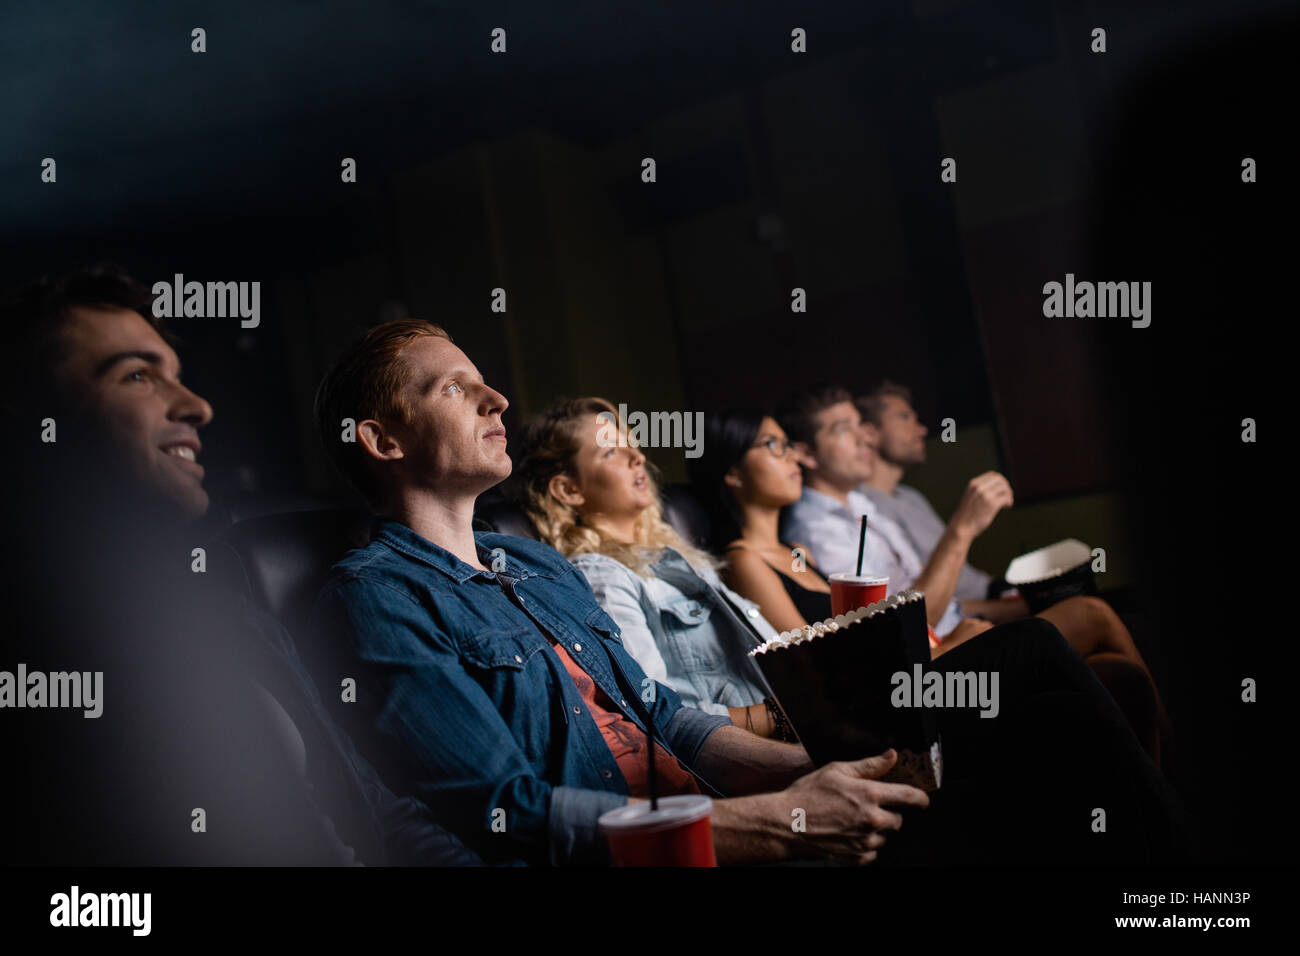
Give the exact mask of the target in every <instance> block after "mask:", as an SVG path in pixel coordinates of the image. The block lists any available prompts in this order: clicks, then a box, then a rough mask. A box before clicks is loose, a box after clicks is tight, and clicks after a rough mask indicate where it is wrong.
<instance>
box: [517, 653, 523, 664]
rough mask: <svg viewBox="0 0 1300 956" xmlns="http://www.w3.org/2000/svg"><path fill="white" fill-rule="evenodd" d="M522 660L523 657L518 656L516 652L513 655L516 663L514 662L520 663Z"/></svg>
mask: <svg viewBox="0 0 1300 956" xmlns="http://www.w3.org/2000/svg"><path fill="white" fill-rule="evenodd" d="M523 662H524V659H523V658H522V657H520V656H519V655H518V654H516V655H515V663H516V664H522V663H523Z"/></svg>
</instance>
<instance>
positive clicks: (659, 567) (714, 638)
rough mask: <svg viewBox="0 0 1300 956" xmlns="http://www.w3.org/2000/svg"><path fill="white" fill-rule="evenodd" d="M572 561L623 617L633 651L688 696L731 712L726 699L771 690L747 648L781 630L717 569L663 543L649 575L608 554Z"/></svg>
mask: <svg viewBox="0 0 1300 956" xmlns="http://www.w3.org/2000/svg"><path fill="white" fill-rule="evenodd" d="M573 563H574V566H575V567H577V568H579V569H580V570H581V571H582V573H583V574H585V575H586V577H587V581H588V582H589V583H590V584H591V589H592V592H593V593H594V594H595V595H596V600H597V601H599V602H600V605H601V607H603V608H604V609H605V610H606V611H608V612H609V615H610V617H612V618H613V619H614V621H615V622H616V623H617V624H618V626H619V630H620V631H622V641H623V646H624V647H625V648H626V649H627V652H628V653H629V654H631V655H632V657H634V658H635V659H636V661H637V663H638V664H640V665H641V669H642V670H644V671H645V672H646V674H648V675H649V676H650V677H653V678H654V679H655V680H657V681H659V682H660V683H662V684H667V685H668V686H669V687H671V688H673V690H675V691H677V693H678V694H680V695H681V698H682V700H683V701H684V702H685V703H687V704H689V705H690V706H692V707H697V708H699V709H700V710H702V711H705V712H706V713H710V714H724V715H725V714H726V713H727V708H728V707H748V706H749V705H751V704H757V703H759V702H761V701H762V700H763V698H764V697H768V696H771V691H770V690H769V689H768V687H767V682H766V681H765V680H764V678H763V675H762V672H761V671H760V670H759V669H758V666H757V665H756V664H755V663H754V661H753V658H751V657H750V656H749V651H750V650H751V649H752V648H754V647H755V646H757V645H758V644H759V643H761V642H766V641H770V640H772V639H773V638H774V637H776V636H777V634H776V630H775V629H774V628H773V627H772V625H771V624H769V623H768V622H767V620H766V619H765V618H764V617H763V615H762V614H761V613H759V609H758V605H757V604H755V603H754V602H753V601H749V600H746V599H745V598H743V597H741V596H740V595H739V594H737V593H736V592H735V591H732V590H731V589H730V588H728V587H727V586H726V585H724V584H723V583H722V581H721V580H720V579H719V578H718V576H717V574H716V573H714V571H713V570H712V569H709V568H704V569H702V570H699V571H697V570H696V569H695V568H694V567H693V566H692V565H691V564H690V563H689V562H687V560H686V559H685V558H684V557H682V555H681V553H680V552H678V551H676V550H675V549H673V548H664V550H663V555H662V556H661V557H660V558H659V559H658V560H657V561H656V562H655V563H654V564H653V565H652V566H651V568H650V570H651V575H650V576H649V577H643V576H642V575H640V574H637V573H636V572H635V571H633V570H632V569H631V568H629V567H628V566H627V565H625V564H623V563H622V562H620V561H617V560H615V559H614V558H611V557H608V556H607V555H603V554H580V555H578V556H577V557H575V558H574V559H573ZM723 595H725V596H726V598H729V599H730V601H731V602H732V604H734V605H736V607H737V608H739V611H740V613H743V614H744V615H745V618H746V619H747V622H748V624H749V626H750V627H753V628H754V631H756V632H757V634H755V633H753V632H751V631H750V630H749V627H746V626H745V623H744V622H742V621H740V620H739V619H738V614H737V612H736V610H735V609H733V608H732V607H730V606H729V605H728V604H727V601H726V600H724V598H723Z"/></svg>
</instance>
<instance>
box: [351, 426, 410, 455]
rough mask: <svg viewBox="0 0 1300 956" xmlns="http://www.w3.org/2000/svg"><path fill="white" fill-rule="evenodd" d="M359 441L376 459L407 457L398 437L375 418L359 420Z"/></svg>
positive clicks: (367, 452)
mask: <svg viewBox="0 0 1300 956" xmlns="http://www.w3.org/2000/svg"><path fill="white" fill-rule="evenodd" d="M357 441H359V442H360V443H361V447H362V448H364V449H365V450H366V454H367V455H369V456H370V457H371V458H373V459H375V460H376V461H396V460H397V459H399V458H405V457H406V452H404V451H403V450H402V446H401V444H400V443H399V442H398V440H397V437H396V436H395V435H394V434H393V433H392V432H391V431H389V430H387V429H385V428H384V426H383V425H382V424H380V423H379V422H377V421H375V420H374V419H373V418H367V419H366V420H365V421H361V422H357Z"/></svg>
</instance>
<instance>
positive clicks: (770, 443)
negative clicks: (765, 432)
mask: <svg viewBox="0 0 1300 956" xmlns="http://www.w3.org/2000/svg"><path fill="white" fill-rule="evenodd" d="M793 447H794V443H793V442H791V441H790V439H788V438H769V439H768V440H767V441H761V442H759V443H758V444H757V445H751V446H750V448H751V449H753V448H766V449H767V450H768V451H770V452H771V453H772V457H773V458H784V457H785V456H786V455H787V454H789V452H790V449H791V448H793Z"/></svg>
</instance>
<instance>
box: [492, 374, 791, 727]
mask: <svg viewBox="0 0 1300 956" xmlns="http://www.w3.org/2000/svg"><path fill="white" fill-rule="evenodd" d="M652 468H653V466H651V465H650V464H649V463H648V462H647V461H646V458H645V456H644V455H643V454H642V453H641V451H640V450H639V449H638V448H636V447H635V446H634V445H633V443H632V442H630V441H629V440H628V433H627V429H626V426H625V424H624V422H623V421H622V420H621V419H620V418H619V416H618V411H617V410H616V409H615V408H614V406H613V405H612V404H611V403H609V402H607V401H605V400H604V399H601V398H578V399H567V400H562V401H559V402H556V403H555V404H554V405H552V406H551V407H550V408H549V409H547V410H546V411H545V412H543V413H542V414H540V415H539V416H537V417H536V418H534V419H533V420H532V421H530V422H529V423H528V425H527V426H526V427H525V429H524V438H523V450H522V457H521V460H520V463H519V465H518V467H517V469H516V472H515V474H516V480H517V482H518V486H519V496H520V498H521V503H522V505H523V507H524V510H525V511H526V512H527V513H528V516H529V517H530V518H531V519H532V522H533V524H534V526H535V527H536V528H537V531H538V533H539V534H540V536H541V538H542V540H543V541H545V542H546V543H547V544H549V545H551V546H552V547H553V548H555V549H556V550H558V551H559V552H560V553H561V554H563V555H564V556H565V557H567V558H569V560H570V561H572V562H573V564H574V565H575V566H577V567H578V568H579V569H580V570H581V571H582V573H583V574H584V575H585V576H586V578H587V580H588V582H590V584H591V589H592V591H593V592H595V595H596V599H597V600H598V601H599V602H600V604H601V606H602V607H603V608H604V609H605V611H606V612H607V613H608V614H609V615H610V616H611V617H612V618H614V620H615V621H616V622H617V623H618V626H619V628H620V630H621V631H622V640H623V646H624V647H625V648H626V650H627V652H628V653H629V654H631V655H632V657H633V658H634V659H635V660H636V661H637V663H638V664H640V665H641V667H642V669H643V670H644V671H645V673H646V676H647V677H649V678H651V679H652V680H656V681H659V682H661V683H664V684H667V685H668V686H669V687H671V688H673V690H675V691H677V693H678V694H680V695H681V697H682V700H683V702H684V703H686V704H688V705H690V706H692V707H696V708H698V709H700V710H703V711H706V712H708V713H713V714H726V715H727V716H729V717H730V718H731V722H732V723H733V724H735V725H736V726H737V727H743V728H745V729H747V730H751V731H753V732H754V733H757V734H760V735H762V736H767V737H780V738H782V739H788V738H789V736H790V734H789V729H788V728H787V727H786V726H785V723H784V718H783V716H782V715H781V712H780V709H779V708H777V707H776V706H775V704H774V702H773V701H772V700H771V692H770V690H769V689H768V687H767V683H766V681H765V680H764V679H763V676H762V673H761V672H760V671H759V669H758V667H757V665H755V664H754V662H753V660H752V659H751V658H749V656H748V652H749V650H750V649H752V648H753V647H755V646H757V645H759V644H760V643H763V642H765V641H768V640H771V639H772V638H774V637H775V636H776V631H775V629H774V628H773V627H772V626H771V625H770V624H769V623H768V622H767V621H766V620H764V619H763V616H762V614H761V613H760V612H759V609H758V605H756V604H755V603H754V602H752V601H749V600H746V599H745V598H743V597H741V596H740V595H739V594H736V593H735V592H734V591H732V590H730V589H729V588H728V587H727V586H726V585H724V584H723V583H722V581H721V580H719V578H718V575H717V573H716V569H717V567H718V561H717V560H716V559H714V558H713V557H712V556H711V555H709V554H708V553H706V552H704V551H701V550H700V549H698V548H696V547H694V546H692V545H691V544H690V543H689V542H687V541H686V540H684V539H683V538H682V537H681V535H679V534H678V533H677V531H676V530H675V529H674V528H673V527H672V525H670V524H669V523H668V522H667V521H665V520H664V517H663V510H662V507H661V505H660V502H659V492H658V483H657V482H656V481H655V478H654V475H653V472H652Z"/></svg>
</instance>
